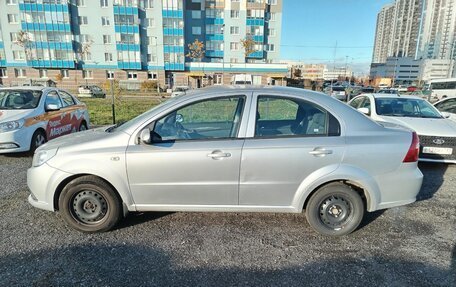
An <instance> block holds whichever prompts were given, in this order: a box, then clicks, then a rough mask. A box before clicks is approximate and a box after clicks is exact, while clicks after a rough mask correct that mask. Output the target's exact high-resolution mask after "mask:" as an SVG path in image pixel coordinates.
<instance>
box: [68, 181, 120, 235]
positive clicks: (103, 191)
mask: <svg viewBox="0 0 456 287" xmlns="http://www.w3.org/2000/svg"><path fill="white" fill-rule="evenodd" d="M59 210H60V212H61V213H62V215H63V218H64V219H65V221H66V222H67V223H68V224H69V225H70V226H71V227H73V228H75V229H77V230H79V231H82V232H88V233H92V232H104V231H108V230H110V229H112V228H113V227H114V226H115V225H116V224H117V223H118V222H119V220H120V218H121V215H122V203H121V200H120V198H119V196H118V195H117V193H116V192H115V191H114V190H113V189H112V187H111V186H110V185H109V184H107V183H106V182H105V181H103V180H102V179H100V178H98V177H95V176H82V177H79V178H76V179H74V180H72V181H71V182H70V183H68V184H67V185H66V186H65V188H64V189H63V191H62V193H61V194H60V197H59Z"/></svg>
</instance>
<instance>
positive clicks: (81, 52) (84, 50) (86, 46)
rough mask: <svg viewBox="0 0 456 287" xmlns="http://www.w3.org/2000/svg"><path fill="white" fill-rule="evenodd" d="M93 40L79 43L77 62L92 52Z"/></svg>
mask: <svg viewBox="0 0 456 287" xmlns="http://www.w3.org/2000/svg"><path fill="white" fill-rule="evenodd" d="M93 43H94V42H93V40H92V39H90V41H89V42H85V43H82V44H80V45H79V47H78V50H77V52H76V56H77V58H76V62H79V61H82V60H83V59H84V57H86V56H87V55H88V54H90V50H91V49H92V45H93Z"/></svg>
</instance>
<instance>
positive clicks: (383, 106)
mask: <svg viewBox="0 0 456 287" xmlns="http://www.w3.org/2000/svg"><path fill="white" fill-rule="evenodd" d="M375 106H376V111H377V114H378V115H381V116H392V117H412V118H433V119H437V118H442V116H441V115H440V113H439V112H438V111H437V109H435V108H434V107H433V106H432V105H431V104H430V103H428V102H427V101H425V100H421V99H405V98H376V99H375Z"/></svg>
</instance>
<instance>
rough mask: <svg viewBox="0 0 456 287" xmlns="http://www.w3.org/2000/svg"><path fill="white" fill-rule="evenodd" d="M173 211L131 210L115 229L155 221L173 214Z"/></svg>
mask: <svg viewBox="0 0 456 287" xmlns="http://www.w3.org/2000/svg"><path fill="white" fill-rule="evenodd" d="M173 213H174V212H132V213H129V214H128V215H127V216H126V217H125V218H124V219H123V220H121V221H120V223H119V224H118V225H117V226H116V228H115V229H123V228H126V227H131V226H135V225H138V224H143V223H145V222H148V221H155V220H158V219H160V218H162V217H165V216H168V215H171V214H173Z"/></svg>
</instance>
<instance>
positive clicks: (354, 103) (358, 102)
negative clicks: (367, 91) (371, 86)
mask: <svg viewBox="0 0 456 287" xmlns="http://www.w3.org/2000/svg"><path fill="white" fill-rule="evenodd" d="M363 99H364V98H363V97H359V98H356V99H354V100H353V101H351V103H350V106H352V107H354V108H355V109H357V108H358V106H359V104H360V103H361V102H362V100H363Z"/></svg>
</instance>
